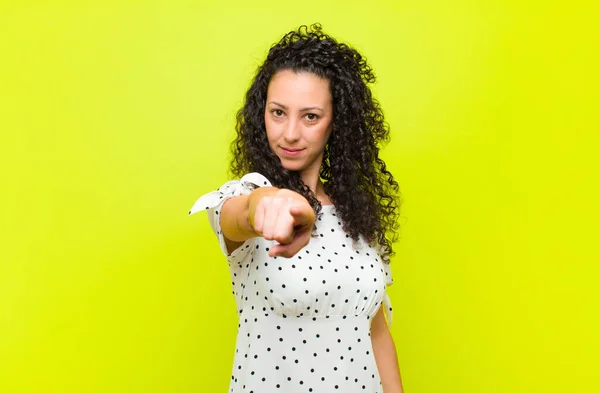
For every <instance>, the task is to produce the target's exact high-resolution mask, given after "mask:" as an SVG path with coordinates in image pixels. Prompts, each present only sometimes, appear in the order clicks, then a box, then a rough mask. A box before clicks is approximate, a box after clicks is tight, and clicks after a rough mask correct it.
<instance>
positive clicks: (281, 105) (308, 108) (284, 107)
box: [269, 101, 325, 112]
mask: <svg viewBox="0 0 600 393" xmlns="http://www.w3.org/2000/svg"><path fill="white" fill-rule="evenodd" d="M269 104H275V105H277V106H280V107H282V108H283V109H288V107H287V106H285V105H283V104H280V103H279V102H275V101H270V102H269ZM315 109H316V110H319V111H321V112H325V111H324V110H323V109H321V108H319V107H318V106H307V107H306V108H302V109H300V112H305V111H312V110H315Z"/></svg>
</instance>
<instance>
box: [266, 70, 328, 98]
mask: <svg viewBox="0 0 600 393" xmlns="http://www.w3.org/2000/svg"><path fill="white" fill-rule="evenodd" d="M267 97H268V99H269V100H276V101H277V100H279V101H282V100H285V101H286V102H287V103H290V104H291V103H294V102H298V103H307V101H311V102H312V103H313V104H317V103H318V104H321V105H325V104H327V103H331V93H330V92H329V81H328V80H327V79H325V78H321V77H319V76H317V75H315V74H312V73H309V72H294V71H292V70H282V71H279V72H277V73H276V74H275V75H273V77H272V78H271V81H270V82H269V88H268V91H267ZM282 104H284V103H283V102H282Z"/></svg>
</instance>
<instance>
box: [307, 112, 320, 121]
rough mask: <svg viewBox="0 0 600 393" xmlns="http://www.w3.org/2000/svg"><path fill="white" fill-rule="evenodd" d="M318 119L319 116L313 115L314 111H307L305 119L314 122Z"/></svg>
mask: <svg viewBox="0 0 600 393" xmlns="http://www.w3.org/2000/svg"><path fill="white" fill-rule="evenodd" d="M318 119H319V116H317V115H315V114H314V113H307V114H306V120H308V121H309V122H311V123H312V122H315V121H317V120H318Z"/></svg>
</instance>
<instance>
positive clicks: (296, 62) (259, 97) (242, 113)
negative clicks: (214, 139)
mask: <svg viewBox="0 0 600 393" xmlns="http://www.w3.org/2000/svg"><path fill="white" fill-rule="evenodd" d="M281 70H292V71H294V72H309V73H313V74H315V75H317V76H319V77H322V78H325V79H327V80H329V89H330V92H331V97H332V105H333V119H332V132H331V136H330V138H329V140H328V142H327V145H326V146H325V153H324V157H323V163H322V166H321V170H320V177H321V179H322V180H323V184H324V189H325V193H326V194H327V196H328V197H329V198H330V199H331V201H332V202H333V204H334V205H335V207H336V210H337V211H338V215H339V217H340V218H341V220H342V226H343V229H344V230H345V231H346V233H347V234H348V235H349V236H350V237H351V238H352V239H353V240H354V241H357V240H358V238H359V236H360V235H362V236H364V238H365V239H366V240H367V241H368V242H369V243H371V244H372V243H374V242H376V243H377V244H378V245H379V246H380V247H381V252H380V254H381V256H382V258H383V260H384V261H385V262H386V263H389V258H390V257H391V256H393V255H394V252H393V249H392V243H394V242H395V241H396V240H397V229H398V226H399V225H398V220H397V219H398V214H399V213H398V210H399V207H400V197H399V195H398V191H399V190H398V183H397V182H396V181H395V180H394V177H393V176H392V174H391V173H390V172H389V171H388V170H387V169H386V165H385V162H384V161H383V160H382V159H381V158H379V146H378V145H379V144H380V143H382V142H384V143H387V142H389V126H388V124H387V123H386V122H385V121H384V117H383V112H382V110H381V108H380V105H379V102H378V101H377V100H376V99H375V98H373V96H372V94H371V90H370V89H369V86H367V85H368V84H369V83H373V82H374V81H375V75H374V73H373V70H372V69H371V67H370V66H369V65H367V62H366V60H365V59H364V58H363V57H362V56H361V55H360V54H359V53H358V52H357V51H356V50H355V49H353V48H351V47H349V46H348V45H346V44H344V43H338V42H337V41H336V40H335V39H334V38H332V37H330V36H328V35H326V34H324V33H323V32H322V28H321V25H320V24H313V25H311V26H310V27H308V26H306V25H303V26H300V27H299V28H298V30H296V31H291V32H289V33H288V34H286V35H284V36H283V38H282V39H281V40H280V41H279V42H278V43H276V44H274V45H273V46H272V47H271V49H270V50H269V54H268V56H267V58H266V60H265V61H264V63H263V64H262V65H261V66H260V67H259V68H258V71H257V73H256V76H255V77H254V80H253V82H252V85H251V86H250V89H249V90H248V92H247V93H246V96H245V102H244V105H243V107H242V108H241V109H240V110H239V111H238V112H237V124H236V131H237V138H236V139H235V140H234V141H233V143H232V144H231V153H232V154H233V159H232V161H231V165H230V171H231V173H232V174H233V175H234V176H237V177H241V176H243V175H244V174H246V173H249V172H259V173H261V174H263V175H264V176H265V177H267V178H268V179H269V180H270V181H271V183H272V184H273V186H275V187H278V188H287V189H290V190H293V191H296V192H298V193H300V194H302V195H303V196H304V197H305V198H306V199H307V200H308V202H309V203H310V205H311V206H312V208H313V209H314V211H315V214H317V215H319V214H320V212H321V203H320V202H319V201H318V200H317V198H316V197H315V195H314V193H313V192H312V191H311V190H310V188H309V187H308V186H307V185H306V184H304V182H303V181H302V179H301V178H300V175H299V173H298V172H294V171H289V170H287V169H285V168H283V166H282V165H281V161H280V159H279V157H277V155H275V153H274V152H273V151H272V150H271V148H270V147H269V142H268V140H267V135H266V127H265V120H264V111H265V105H266V99H267V89H268V86H269V82H270V80H271V78H272V77H273V75H275V74H276V73H277V72H278V71H281Z"/></svg>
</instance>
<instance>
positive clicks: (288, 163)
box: [279, 157, 304, 172]
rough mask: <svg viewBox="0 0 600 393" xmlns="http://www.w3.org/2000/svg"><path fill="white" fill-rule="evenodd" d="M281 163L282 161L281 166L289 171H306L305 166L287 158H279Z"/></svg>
mask: <svg viewBox="0 0 600 393" xmlns="http://www.w3.org/2000/svg"><path fill="white" fill-rule="evenodd" d="M279 161H281V166H282V167H283V168H285V169H287V170H288V171H293V172H299V171H301V170H302V169H304V166H303V165H302V163H301V162H297V161H292V160H287V159H285V158H281V157H279Z"/></svg>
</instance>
